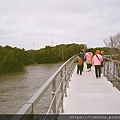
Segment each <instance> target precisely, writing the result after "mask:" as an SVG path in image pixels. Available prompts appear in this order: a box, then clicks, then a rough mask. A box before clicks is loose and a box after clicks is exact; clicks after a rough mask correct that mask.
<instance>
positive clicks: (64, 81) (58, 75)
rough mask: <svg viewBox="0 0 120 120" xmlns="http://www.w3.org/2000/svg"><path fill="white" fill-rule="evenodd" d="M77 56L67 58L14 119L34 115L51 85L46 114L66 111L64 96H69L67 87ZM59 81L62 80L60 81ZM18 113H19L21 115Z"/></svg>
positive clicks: (19, 119) (18, 119)
mask: <svg viewBox="0 0 120 120" xmlns="http://www.w3.org/2000/svg"><path fill="white" fill-rule="evenodd" d="M76 56H77V55H75V56H73V57H71V58H70V59H69V60H67V61H66V62H65V63H64V64H63V65H62V66H61V67H60V68H59V69H58V70H57V71H56V72H55V73H54V74H53V75H52V76H51V77H50V78H49V79H48V80H47V81H46V82H45V83H44V85H43V86H42V87H41V88H40V89H39V90H38V91H37V92H36V93H35V94H34V95H33V96H32V97H31V98H30V100H29V101H28V102H27V103H26V104H25V105H24V106H23V107H22V108H21V109H20V110H19V111H18V112H17V113H16V114H15V116H14V117H13V118H12V120H16V117H17V120H21V119H22V118H23V117H24V116H25V115H33V114H34V108H35V106H36V105H37V104H38V102H39V101H40V100H41V98H42V97H43V95H44V94H45V93H46V92H47V90H48V89H49V88H50V87H51V98H52V100H51V103H50V105H49V107H48V109H47V111H46V113H45V114H49V113H51V114H54V113H55V114H58V113H59V112H64V108H63V98H64V95H65V96H67V87H68V86H69V81H70V77H71V76H72V73H73V70H74V68H75V65H76V64H74V61H75V59H76V58H77V57H76ZM58 81H60V82H59V83H58ZM57 84H58V85H57ZM17 115H19V117H18V116H17ZM32 119H33V118H32Z"/></svg>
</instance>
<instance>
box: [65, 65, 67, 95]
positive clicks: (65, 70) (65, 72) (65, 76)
mask: <svg viewBox="0 0 120 120" xmlns="http://www.w3.org/2000/svg"><path fill="white" fill-rule="evenodd" d="M66 78H67V71H66V65H65V97H67V79H66Z"/></svg>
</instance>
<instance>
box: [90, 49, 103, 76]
mask: <svg viewBox="0 0 120 120" xmlns="http://www.w3.org/2000/svg"><path fill="white" fill-rule="evenodd" d="M102 61H103V57H102V55H101V52H100V50H96V54H95V55H94V56H93V58H92V65H94V66H95V75H96V78H100V77H101V62H102Z"/></svg>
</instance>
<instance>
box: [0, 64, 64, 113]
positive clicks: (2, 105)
mask: <svg viewBox="0 0 120 120" xmlns="http://www.w3.org/2000/svg"><path fill="white" fill-rule="evenodd" d="M62 64H63V63H58V64H40V65H31V66H27V67H25V71H24V72H20V73H17V74H11V75H9V74H6V75H2V76H0V114H14V113H16V112H17V111H18V110H19V109H20V108H21V107H22V106H23V105H24V104H25V103H26V102H27V101H28V100H29V99H30V98H31V97H32V96H33V94H34V93H35V92H37V90H38V89H39V88H40V87H41V86H42V85H43V84H44V83H45V82H46V81H47V80H48V78H49V77H50V76H51V75H52V74H53V73H54V72H55V71H56V70H57V69H58V68H59V67H60V66H61V65H62Z"/></svg>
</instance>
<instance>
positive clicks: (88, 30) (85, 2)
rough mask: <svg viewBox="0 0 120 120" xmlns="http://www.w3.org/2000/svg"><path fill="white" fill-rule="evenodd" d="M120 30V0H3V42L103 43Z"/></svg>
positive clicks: (37, 45) (25, 45)
mask: <svg viewBox="0 0 120 120" xmlns="http://www.w3.org/2000/svg"><path fill="white" fill-rule="evenodd" d="M119 32H120V0H0V45H1V46H5V45H9V46H12V47H18V48H25V49H33V48H34V49H40V48H42V47H45V46H46V45H53V46H55V45H58V44H70V43H76V44H87V46H88V47H102V46H105V44H104V41H103V40H104V39H106V38H109V37H110V36H113V35H116V34H117V33H119ZM33 43H34V44H33Z"/></svg>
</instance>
